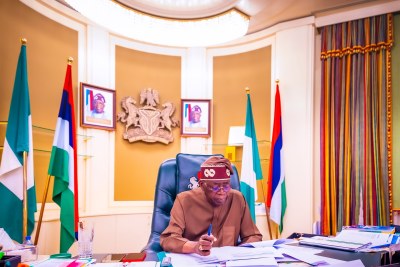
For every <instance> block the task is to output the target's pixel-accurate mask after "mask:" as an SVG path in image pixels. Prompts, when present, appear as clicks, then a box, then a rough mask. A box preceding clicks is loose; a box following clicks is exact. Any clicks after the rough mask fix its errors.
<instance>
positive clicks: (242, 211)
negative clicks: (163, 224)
mask: <svg viewBox="0 0 400 267" xmlns="http://www.w3.org/2000/svg"><path fill="white" fill-rule="evenodd" d="M231 173H233V171H232V167H231V163H230V162H229V160H227V159H225V158H224V157H216V156H213V157H210V158H208V159H207V160H206V161H205V162H204V163H203V164H202V165H201V170H200V172H199V175H198V176H199V179H200V181H199V188H196V189H193V190H190V191H185V192H182V193H180V194H178V195H177V197H176V199H175V202H174V205H173V207H172V210H171V220H170V222H169V225H168V227H167V228H166V229H165V230H164V232H163V233H162V234H161V236H160V243H161V246H162V248H163V249H164V251H168V252H175V253H197V254H199V255H203V256H207V255H209V254H210V250H211V247H213V246H214V247H220V246H236V245H238V242H239V238H240V242H241V243H249V242H257V241H261V240H262V235H261V233H260V231H259V230H258V229H257V226H256V225H255V224H254V222H253V220H252V219H251V216H250V212H249V208H248V206H247V204H246V200H245V198H244V196H243V195H242V193H241V192H239V191H237V190H234V189H231V185H230V175H231ZM210 225H212V227H210ZM208 229H210V230H211V229H212V230H211V233H210V235H208V233H207V231H208Z"/></svg>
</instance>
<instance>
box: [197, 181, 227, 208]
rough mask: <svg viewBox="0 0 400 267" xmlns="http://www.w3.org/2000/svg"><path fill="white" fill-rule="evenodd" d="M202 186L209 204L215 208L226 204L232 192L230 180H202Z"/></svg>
mask: <svg viewBox="0 0 400 267" xmlns="http://www.w3.org/2000/svg"><path fill="white" fill-rule="evenodd" d="M200 186H201V188H202V189H203V191H204V192H205V194H206V197H207V200H208V202H210V204H211V205H213V206H215V207H217V206H221V205H223V204H224V203H225V201H226V198H227V197H228V194H229V192H230V190H231V183H230V180H223V181H217V180H212V181H210V180H208V181H205V180H200Z"/></svg>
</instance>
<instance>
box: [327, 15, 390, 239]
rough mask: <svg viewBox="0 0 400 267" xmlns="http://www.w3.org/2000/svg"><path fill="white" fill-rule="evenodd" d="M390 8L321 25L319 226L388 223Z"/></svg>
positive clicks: (333, 230)
mask: <svg viewBox="0 0 400 267" xmlns="http://www.w3.org/2000/svg"><path fill="white" fill-rule="evenodd" d="M392 20H393V16H392V15H391V14H387V15H381V16H376V17H371V18H365V19H360V20H355V21H350V22H345V23H340V24H336V25H330V26H326V27H323V28H322V29H321V42H322V44H321V63H322V66H321V72H322V81H321V90H322V91H321V129H320V131H321V146H320V148H321V201H322V203H321V233H322V234H325V235H335V234H336V232H337V231H340V230H341V229H342V226H344V225H355V224H363V225H388V224H389V220H390V216H391V215H390V210H389V198H390V197H389V193H390V194H391V188H390V186H391V171H390V170H391V169H390V165H391V152H390V149H388V148H391V122H390V118H391V113H390V112H391V79H390V77H391V66H390V62H391V58H390V56H391V54H390V49H391V46H392V45H393V34H392Z"/></svg>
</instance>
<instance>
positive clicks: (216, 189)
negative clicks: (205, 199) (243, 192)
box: [206, 184, 231, 193]
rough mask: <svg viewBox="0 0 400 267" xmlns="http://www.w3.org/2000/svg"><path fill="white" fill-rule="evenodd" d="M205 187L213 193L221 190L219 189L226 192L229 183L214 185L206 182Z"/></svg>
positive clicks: (228, 188)
mask: <svg viewBox="0 0 400 267" xmlns="http://www.w3.org/2000/svg"><path fill="white" fill-rule="evenodd" d="M206 187H207V189H208V190H210V191H213V192H214V193H217V192H219V190H221V189H222V191H224V192H228V191H229V190H231V185H230V184H223V185H214V186H209V185H208V184H206Z"/></svg>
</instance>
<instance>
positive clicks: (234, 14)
mask: <svg viewBox="0 0 400 267" xmlns="http://www.w3.org/2000/svg"><path fill="white" fill-rule="evenodd" d="M65 1H66V2H67V3H68V4H69V5H70V6H72V7H73V8H74V9H75V10H77V11H78V12H79V13H81V14H82V15H83V16H85V17H87V18H88V19H89V20H91V21H93V22H95V23H96V24H98V25H101V26H103V27H105V28H107V29H108V30H109V31H111V32H114V33H117V34H120V35H123V36H126V37H128V38H132V39H135V40H139V41H143V42H148V43H153V44H158V45H166V46H179V47H198V46H200V47H206V46H212V45H216V44H221V43H225V42H228V41H232V40H234V39H237V38H239V37H242V36H244V35H245V34H246V33H247V29H248V26H249V17H248V16H247V15H245V14H244V13H242V12H240V11H238V10H236V9H230V10H228V11H226V12H224V13H221V14H217V15H214V16H210V17H206V18H199V19H181V20H178V19H169V18H162V17H157V16H153V15H149V14H146V13H143V12H140V11H137V10H134V9H131V8H128V7H126V6H123V5H121V4H118V3H116V2H114V1H111V0H65Z"/></svg>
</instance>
